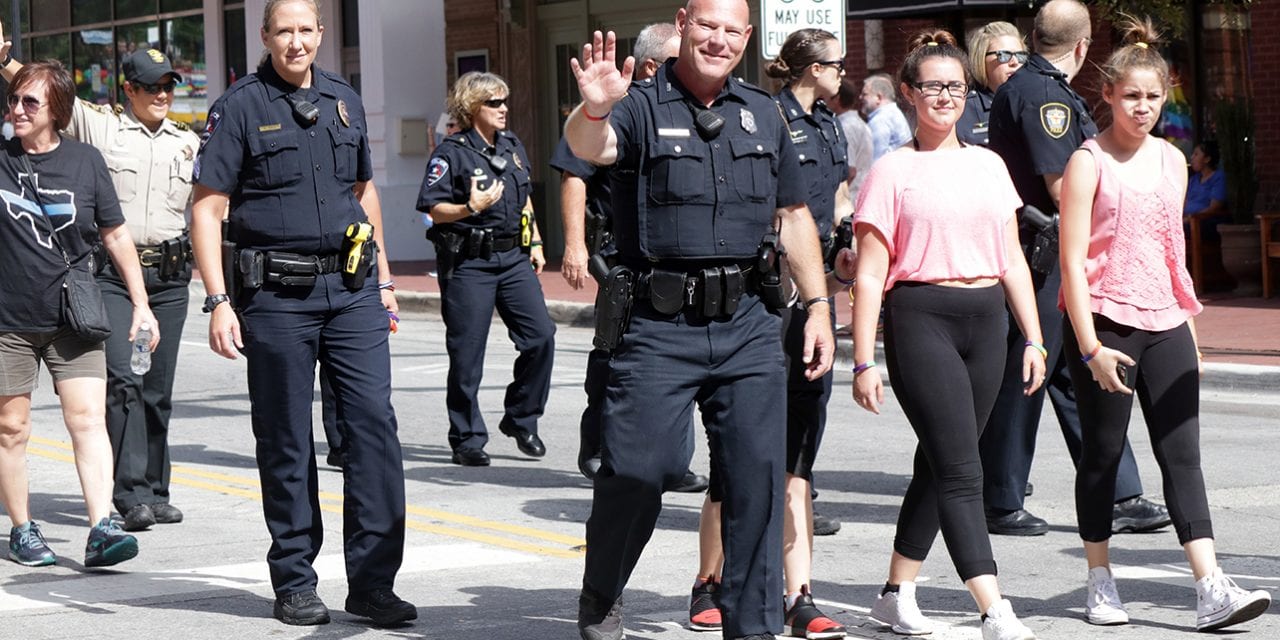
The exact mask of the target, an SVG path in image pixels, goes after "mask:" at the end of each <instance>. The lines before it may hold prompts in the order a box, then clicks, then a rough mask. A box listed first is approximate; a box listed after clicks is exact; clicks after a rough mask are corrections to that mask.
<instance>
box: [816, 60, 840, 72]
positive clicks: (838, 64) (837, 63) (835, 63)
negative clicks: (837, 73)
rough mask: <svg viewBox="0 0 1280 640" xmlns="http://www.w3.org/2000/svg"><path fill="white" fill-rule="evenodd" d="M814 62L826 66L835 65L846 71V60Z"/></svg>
mask: <svg viewBox="0 0 1280 640" xmlns="http://www.w3.org/2000/svg"><path fill="white" fill-rule="evenodd" d="M814 64H817V65H822V66H824V67H835V68H837V69H839V70H841V71H844V60H819V61H817V62H815V63H814Z"/></svg>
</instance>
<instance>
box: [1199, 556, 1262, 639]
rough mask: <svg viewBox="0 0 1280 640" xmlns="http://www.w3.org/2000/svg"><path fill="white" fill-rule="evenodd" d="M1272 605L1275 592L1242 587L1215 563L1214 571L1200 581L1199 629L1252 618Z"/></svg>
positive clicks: (1224, 625) (1208, 628)
mask: <svg viewBox="0 0 1280 640" xmlns="http://www.w3.org/2000/svg"><path fill="white" fill-rule="evenodd" d="M1269 606H1271V594H1269V593H1267V592H1266V591H1261V590H1259V591H1245V590H1244V589H1241V588H1240V587H1239V586H1237V585H1236V583H1235V581H1234V580H1232V579H1231V578H1228V577H1226V576H1224V575H1222V569H1221V568H1218V567H1215V568H1214V570H1213V573H1211V574H1209V575H1207V576H1205V577H1203V578H1200V579H1199V580H1197V581H1196V631H1213V630H1214V629H1221V628H1223V627H1229V626H1231V625H1233V624H1239V623H1241V622H1245V621H1247V620H1252V619H1254V618H1256V617H1258V616H1260V615H1262V614H1263V612H1265V611H1266V610H1267V607H1269Z"/></svg>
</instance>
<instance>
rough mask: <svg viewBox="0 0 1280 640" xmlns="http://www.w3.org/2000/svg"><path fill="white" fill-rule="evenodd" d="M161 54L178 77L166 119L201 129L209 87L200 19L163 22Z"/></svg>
mask: <svg viewBox="0 0 1280 640" xmlns="http://www.w3.org/2000/svg"><path fill="white" fill-rule="evenodd" d="M164 39H165V42H167V43H168V45H167V47H166V51H165V53H167V54H168V55H169V59H170V60H172V61H173V70H174V71H177V72H178V73H179V74H181V75H182V82H181V83H179V84H178V89H177V91H175V92H174V94H173V108H172V109H171V110H170V112H169V117H170V118H173V119H174V120H178V121H180V122H185V123H187V124H190V125H192V126H193V127H198V126H202V125H203V124H204V121H205V118H206V117H208V107H207V103H208V95H209V93H208V92H209V83H208V78H207V76H206V75H205V59H204V17H203V16H188V17H186V18H174V19H173V20H165V22H164Z"/></svg>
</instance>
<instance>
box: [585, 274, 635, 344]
mask: <svg viewBox="0 0 1280 640" xmlns="http://www.w3.org/2000/svg"><path fill="white" fill-rule="evenodd" d="M635 280H636V278H635V272H634V271H632V270H631V269H629V268H627V267H625V266H623V265H618V266H616V267H614V268H612V269H610V270H609V272H608V273H607V274H605V276H604V282H603V283H602V284H601V285H600V290H599V292H597V293H596V320H595V322H596V327H595V328H596V335H595V338H594V339H593V340H592V343H593V344H594V345H595V347H596V348H597V349H603V350H605V351H613V350H614V349H616V348H618V344H619V343H621V342H622V336H623V334H625V333H626V332H627V326H628V325H629V324H630V323H631V304H632V302H633V301H634V299H635Z"/></svg>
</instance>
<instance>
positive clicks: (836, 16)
mask: <svg viewBox="0 0 1280 640" xmlns="http://www.w3.org/2000/svg"><path fill="white" fill-rule="evenodd" d="M760 5H761V6H760V22H761V26H762V29H761V31H763V32H764V33H763V34H761V38H760V42H761V47H760V52H761V54H762V55H763V56H764V58H765V59H766V60H772V59H774V58H776V57H777V56H778V52H779V51H782V44H783V43H784V42H786V41H787V36H789V35H791V34H792V33H793V32H795V31H799V30H800V29H810V28H812V29H824V30H826V31H830V32H831V33H834V34H835V36H836V38H837V39H839V40H840V51H841V52H845V51H848V49H846V48H845V42H844V23H845V8H844V7H845V0H761V3H760Z"/></svg>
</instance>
